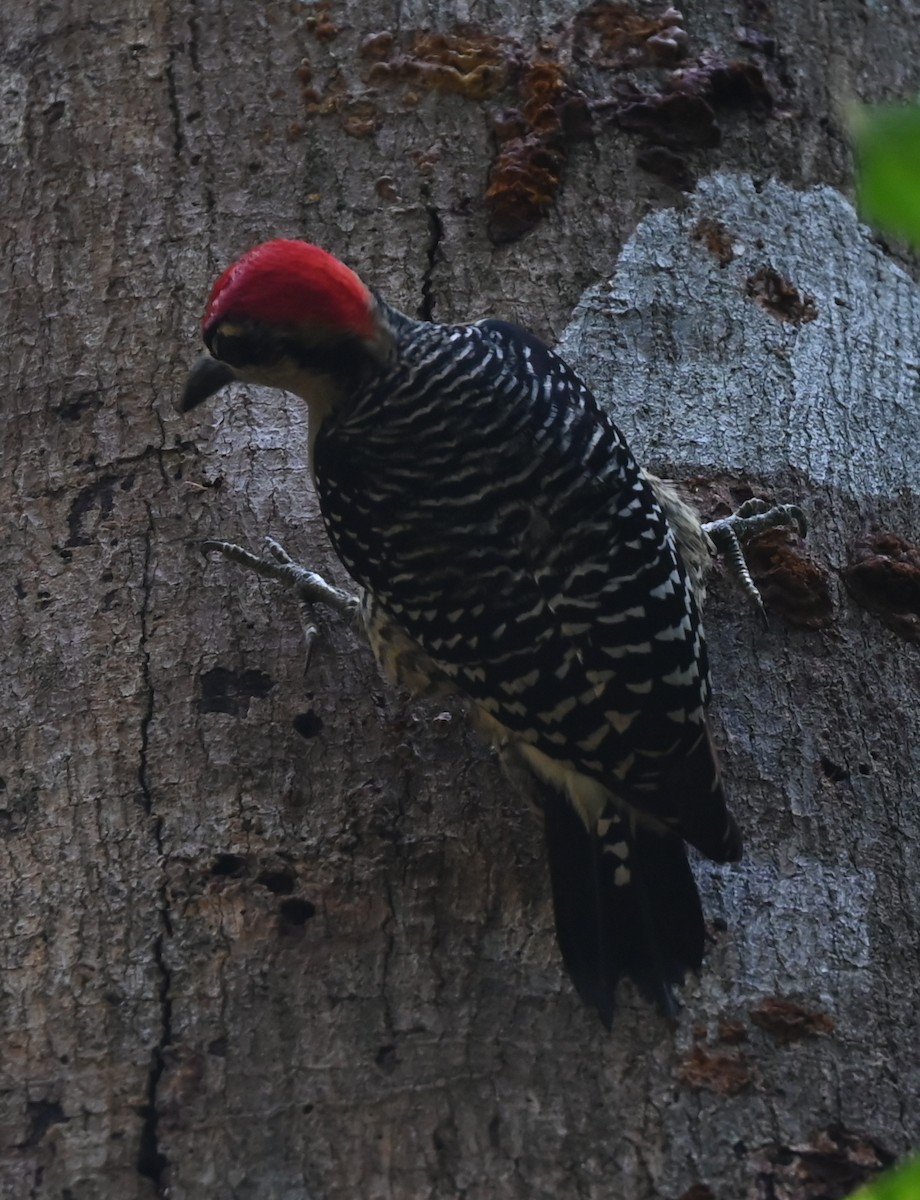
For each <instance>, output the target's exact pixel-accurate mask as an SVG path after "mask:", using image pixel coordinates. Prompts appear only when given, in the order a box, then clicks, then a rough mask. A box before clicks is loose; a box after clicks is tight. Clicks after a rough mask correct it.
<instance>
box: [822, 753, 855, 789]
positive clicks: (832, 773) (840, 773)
mask: <svg viewBox="0 0 920 1200" xmlns="http://www.w3.org/2000/svg"><path fill="white" fill-rule="evenodd" d="M821 770H822V771H823V772H824V774H825V775H826V776H827V778H828V779H829V780H830V781H831V783H844V782H845V781H846V780H847V779H849V778H850V772H849V771H848V770H847V769H846V767H840V766H838V765H837V763H835V762H831V760H830V759H829V758H826V757H825V756H824V755H823V754H822V755H821Z"/></svg>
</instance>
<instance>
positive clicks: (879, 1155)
mask: <svg viewBox="0 0 920 1200" xmlns="http://www.w3.org/2000/svg"><path fill="white" fill-rule="evenodd" d="M893 1162H894V1155H893V1154H890V1153H889V1152H888V1151H887V1150H885V1149H884V1148H883V1147H881V1146H880V1145H879V1144H878V1143H877V1142H875V1141H873V1140H872V1139H871V1138H869V1137H866V1136H865V1135H864V1134H858V1133H851V1132H850V1131H849V1130H847V1129H845V1128H844V1127H843V1126H842V1125H832V1126H831V1127H830V1128H829V1129H826V1130H822V1131H820V1132H819V1133H817V1134H816V1135H815V1136H814V1137H813V1138H812V1139H811V1141H810V1142H807V1143H805V1144H800V1145H796V1146H785V1145H774V1146H770V1147H768V1148H767V1149H766V1150H765V1151H761V1152H760V1153H758V1155H757V1156H756V1157H755V1159H754V1165H755V1166H756V1167H757V1168H758V1176H757V1182H758V1185H759V1188H760V1191H759V1192H758V1194H759V1195H763V1196H769V1197H771V1200H845V1197H848V1196H849V1195H850V1193H851V1192H853V1191H855V1189H856V1188H858V1187H861V1186H862V1184H864V1183H866V1182H867V1180H870V1179H872V1178H873V1177H874V1176H876V1175H878V1174H879V1173H880V1172H881V1171H883V1170H885V1169H886V1168H887V1167H889V1166H891V1164H892V1163H893Z"/></svg>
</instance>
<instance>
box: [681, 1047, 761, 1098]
mask: <svg viewBox="0 0 920 1200" xmlns="http://www.w3.org/2000/svg"><path fill="white" fill-rule="evenodd" d="M677 1078H678V1079H679V1080H680V1081H681V1083H685V1084H686V1085H687V1086H688V1087H692V1088H699V1089H704V1090H706V1091H710V1092H720V1093H721V1094H722V1095H723V1096H734V1095H736V1094H737V1093H738V1092H741V1091H743V1090H744V1089H745V1088H746V1087H749V1086H750V1085H751V1084H752V1083H753V1082H754V1075H753V1072H752V1070H751V1067H750V1064H749V1063H748V1061H747V1059H746V1058H745V1057H744V1055H743V1054H740V1053H739V1052H738V1051H735V1050H709V1049H705V1048H704V1047H703V1046H694V1047H693V1048H692V1049H691V1050H690V1051H689V1053H687V1054H685V1055H684V1057H683V1059H682V1060H681V1063H680V1066H679V1067H678V1069H677Z"/></svg>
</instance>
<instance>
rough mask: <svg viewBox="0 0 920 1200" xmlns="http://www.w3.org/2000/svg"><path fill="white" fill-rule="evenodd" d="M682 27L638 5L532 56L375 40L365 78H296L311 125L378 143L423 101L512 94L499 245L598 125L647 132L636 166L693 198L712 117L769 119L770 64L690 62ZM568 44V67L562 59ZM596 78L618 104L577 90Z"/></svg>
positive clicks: (596, 14)
mask: <svg viewBox="0 0 920 1200" xmlns="http://www.w3.org/2000/svg"><path fill="white" fill-rule="evenodd" d="M332 7H333V6H332V2H331V0H318V3H316V4H315V6H313V7H312V8H311V10H310V13H309V15H308V16H307V17H306V18H305V22H304V24H305V29H306V31H307V33H308V34H309V36H310V38H311V39H312V40H313V41H314V42H317V43H319V47H318V49H317V51H316V52H317V53H318V54H319V55H320V56H321V57H322V56H323V55H324V46H325V44H326V43H329V42H331V41H332V40H334V39H335V38H336V37H338V36H339V34H340V32H342V31H341V30H340V29H339V28H338V26H336V24H335V23H334V21H333V20H332ZM683 24H684V22H683V17H682V15H681V14H680V13H679V12H678V11H677V10H676V9H674V8H667V9H665V10H664V11H663V12H662V13H661V14H660V15H658V16H648V15H646V14H643V13H641V12H638V11H637V10H636V9H635V8H633V7H632V6H630V5H629V4H624V3H603V2H597V3H593V4H589V5H588V6H587V7H585V8H583V9H582V10H580V11H579V12H578V13H577V14H576V15H575V16H574V18H572V20H571V22H570V23H569V24H568V25H567V24H565V23H564V22H559V23H558V24H557V25H555V26H554V27H553V30H552V34H551V35H547V36H544V37H539V38H538V39H537V40H536V42H535V44H533V45H532V46H526V45H524V44H523V43H521V42H520V41H518V40H516V39H515V38H513V37H508V36H504V35H501V34H496V33H490V32H486V31H485V30H483V29H481V28H478V27H476V26H472V25H465V26H457V27H455V28H454V29H453V30H452V31H450V32H446V33H432V32H430V31H420V30H414V31H408V32H404V33H397V32H394V31H393V30H390V29H379V30H376V31H374V32H371V33H369V34H368V35H367V36H365V37H364V39H363V40H362V41H361V44H360V49H359V51H358V55H359V58H360V60H361V64H362V66H361V78H360V80H357V79H351V78H347V77H346V74H345V72H344V70H343V67H342V65H341V64H340V63H339V64H336V63H334V62H329V63H328V73H327V74H326V75H324V76H323V77H322V78H317V77H316V69H315V67H314V65H313V64H312V63H311V62H310V61H309V60H308V59H306V58H305V59H304V60H303V61H302V62H301V65H300V67H299V68H298V70H297V79H298V83H299V85H300V90H301V95H302V98H303V104H304V111H305V115H306V117H307V118H315V117H335V118H336V119H337V120H338V123H339V125H340V127H341V129H342V130H343V132H344V133H346V134H347V135H348V136H350V137H354V138H369V137H372V136H374V135H375V134H376V133H377V132H378V131H379V130H380V128H381V127H382V125H383V124H384V121H385V120H386V119H388V118H389V117H391V116H393V115H396V114H398V113H399V112H400V111H402V112H406V111H411V110H412V109H414V108H416V107H417V106H418V105H419V104H420V103H421V102H422V99H423V98H424V97H425V95H426V94H431V93H439V94H443V95H450V96H457V97H460V98H461V99H463V100H465V101H468V102H471V103H475V104H489V103H490V102H492V101H495V100H497V99H499V98H500V97H505V98H506V99H505V103H506V104H508V105H510V107H507V108H505V109H504V110H500V111H493V112H492V113H490V114H488V115H489V117H490V119H491V124H492V127H493V130H494V133H495V142H496V152H495V158H494V160H493V162H492V166H491V169H490V171H489V176H488V184H487V187H486V192H485V196H484V206H485V209H486V214H487V222H488V232H489V236H490V237H491V239H492V240H493V241H494V242H495V243H497V244H501V243H505V242H510V241H513V240H515V239H516V238H519V237H521V236H522V235H523V234H524V233H526V232H527V231H528V230H530V229H533V228H534V226H535V225H537V224H538V223H539V221H541V220H542V219H543V218H544V217H545V216H546V215H547V213H548V212H549V211H550V210H551V209H552V207H553V205H554V204H555V203H556V200H557V198H558V194H559V189H560V188H561V187H562V185H563V182H564V177H565V171H566V167H567V163H568V156H569V153H570V148H571V145H572V143H573V142H575V141H578V140H581V139H584V138H587V137H591V136H593V134H594V119H595V118H598V119H606V120H607V121H608V122H610V123H615V124H617V125H619V127H620V128H622V129H626V130H629V131H630V132H632V133H636V134H639V135H641V136H642V137H643V138H644V139H645V141H646V143H648V144H647V145H645V146H644V147H643V148H642V149H641V150H640V152H639V154H638V155H637V159H636V161H637V164H638V165H639V166H640V167H642V168H643V169H644V170H647V171H649V172H651V173H652V174H655V175H657V176H658V177H659V178H660V179H662V180H664V181H665V182H666V183H667V184H669V185H670V186H671V187H674V188H676V189H679V190H682V191H688V190H690V189H692V187H693V186H694V176H693V173H692V172H691V171H690V168H689V167H688V165H687V163H686V161H685V160H684V158H683V157H682V156H681V154H680V153H678V151H688V150H691V151H692V150H700V149H708V148H712V147H714V146H717V145H718V144H719V141H720V139H721V130H720V129H719V126H718V123H717V120H716V115H715V109H716V107H718V106H731V107H748V108H752V109H755V110H759V111H767V110H769V108H770V107H771V105H772V96H771V93H770V88H769V87H768V84H767V82H766V77H765V75H764V72H763V70H762V69H761V67H760V66H758V64H757V63H755V62H734V61H732V62H726V61H725V60H724V59H723V58H721V57H719V55H718V54H716V53H714V52H712V51H704V52H703V53H702V54H700V55H699V56H698V57H697V58H696V59H695V60H693V61H692V62H689V61H687V55H688V46H689V38H688V35H687V32H686V30H685V29H684V27H683ZM569 43H570V44H571V47H572V49H571V55H570V56H569V54H568V52H566V53H565V54H563V53H562V48H563V47H567V46H568V44H569ZM753 48H754V49H755V50H757V51H758V52H759V50H760V48H759V46H754V47H753ZM676 64H680V66H677V65H676ZM684 64H686V65H684ZM591 69H593V75H592V74H591ZM597 69H600V70H603V71H608V72H613V71H615V72H619V73H620V76H621V78H620V79H618V80H617V82H616V85H615V86H614V87H613V89H612V91H611V93H610V94H602V95H598V94H592V95H587V94H586V93H585V92H584V91H583V90H582V88H581V87H579V84H578V82H576V75H578V76H579V78H580V76H581V75H584V76H585V84H586V86H587V84H588V82H589V80H590V81H593V83H594V84H595V85H596V80H597ZM627 72H628V75H627ZM381 89H394V90H398V95H397V99H396V102H395V111H394V105H393V104H391V105H390V111H387V110H386V109H385V107H384V105H383V103H382V101H381V98H380V92H381ZM303 135H304V127H303V125H302V124H301V123H300V122H293V123H292V124H290V125H289V127H288V129H287V138H288V140H289V141H296V140H298V139H299V138H301V137H303Z"/></svg>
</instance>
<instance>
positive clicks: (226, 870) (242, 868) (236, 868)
mask: <svg viewBox="0 0 920 1200" xmlns="http://www.w3.org/2000/svg"><path fill="white" fill-rule="evenodd" d="M211 874H212V875H218V876H220V875H225V876H232V878H234V879H238V878H239V877H240V876H241V875H245V874H246V860H245V858H241V857H240V855H239V854H218V856H217V858H215V859H214V861H213V862H212V863H211Z"/></svg>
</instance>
